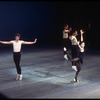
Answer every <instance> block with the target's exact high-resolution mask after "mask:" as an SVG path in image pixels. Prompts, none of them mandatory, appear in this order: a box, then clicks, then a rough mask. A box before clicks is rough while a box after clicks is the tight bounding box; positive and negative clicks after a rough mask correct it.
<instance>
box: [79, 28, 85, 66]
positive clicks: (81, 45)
mask: <svg viewBox="0 0 100 100" xmlns="http://www.w3.org/2000/svg"><path fill="white" fill-rule="evenodd" d="M80 33H81V40H80V41H79V42H78V46H79V51H80V53H79V58H80V62H81V64H83V56H84V48H85V42H84V40H83V33H84V31H83V30H82V29H80Z"/></svg>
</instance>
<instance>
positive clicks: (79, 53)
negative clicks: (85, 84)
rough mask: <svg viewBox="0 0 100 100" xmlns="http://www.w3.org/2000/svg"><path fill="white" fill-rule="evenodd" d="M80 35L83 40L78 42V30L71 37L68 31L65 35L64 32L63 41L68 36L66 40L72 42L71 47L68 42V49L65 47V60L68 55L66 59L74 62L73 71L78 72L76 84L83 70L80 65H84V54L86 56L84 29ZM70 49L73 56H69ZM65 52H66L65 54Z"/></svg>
mask: <svg viewBox="0 0 100 100" xmlns="http://www.w3.org/2000/svg"><path fill="white" fill-rule="evenodd" d="M66 29H67V30H68V25H67V28H66ZM64 30H65V28H64ZM80 33H81V40H80V41H78V40H77V38H76V36H77V35H78V32H77V30H74V31H73V32H72V35H69V33H68V31H67V33H64V31H63V39H65V38H64V34H67V37H66V40H68V41H71V46H70V47H69V44H68V42H66V45H67V46H66V49H65V46H64V58H65V55H66V56H67V57H66V58H67V59H68V58H69V60H70V61H71V62H72V69H74V70H75V71H76V73H75V78H74V81H75V82H78V80H77V77H78V74H79V72H80V70H81V67H80V63H81V64H83V54H84V47H85V43H84V41H83V33H84V32H83V30H82V29H81V30H80ZM64 44H65V43H64ZM69 48H70V49H71V53H72V55H69V53H68V50H69ZM65 50H66V52H65ZM66 58H65V59H66Z"/></svg>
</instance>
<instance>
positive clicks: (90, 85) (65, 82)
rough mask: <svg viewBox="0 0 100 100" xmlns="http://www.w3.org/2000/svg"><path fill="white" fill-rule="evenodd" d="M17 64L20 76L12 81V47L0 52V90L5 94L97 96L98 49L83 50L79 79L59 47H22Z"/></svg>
mask: <svg viewBox="0 0 100 100" xmlns="http://www.w3.org/2000/svg"><path fill="white" fill-rule="evenodd" d="M21 68H22V74H23V80H22V81H16V80H15V79H16V69H15V65H14V62H13V58H12V51H7V50H5V51H2V52H0V93H1V94H3V95H5V96H6V97H7V98H13V99H16V98H17V99H28V98H29V99H32V98H100V54H99V53H96V54H95V52H91V53H89V52H86V53H85V55H84V64H83V65H82V66H81V68H82V70H81V72H80V74H79V76H78V79H79V80H80V82H79V83H76V82H74V81H73V79H74V75H75V71H73V70H72V69H71V62H70V61H67V60H64V58H63V52H62V49H61V48H54V49H53V48H47V49H46V48H43V49H42V48H41V49H39V48H37V49H34V48H33V49H31V48H29V50H24V49H23V50H22V58H21Z"/></svg>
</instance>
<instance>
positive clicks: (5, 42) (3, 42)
mask: <svg viewBox="0 0 100 100" xmlns="http://www.w3.org/2000/svg"><path fill="white" fill-rule="evenodd" d="M0 43H2V44H12V42H11V41H0Z"/></svg>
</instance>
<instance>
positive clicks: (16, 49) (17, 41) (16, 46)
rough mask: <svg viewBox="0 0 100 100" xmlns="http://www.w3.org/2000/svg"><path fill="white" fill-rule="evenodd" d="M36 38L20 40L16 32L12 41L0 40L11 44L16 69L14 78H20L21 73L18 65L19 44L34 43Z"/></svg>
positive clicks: (19, 55) (19, 56)
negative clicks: (32, 40)
mask: <svg viewBox="0 0 100 100" xmlns="http://www.w3.org/2000/svg"><path fill="white" fill-rule="evenodd" d="M36 41H37V39H35V41H34V42H26V41H22V40H20V34H19V33H17V34H16V35H15V40H12V41H0V43H3V44H13V59H14V62H15V65H16V69H17V78H16V80H22V73H21V67H20V58H21V53H20V51H21V46H22V44H34V43H36Z"/></svg>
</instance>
